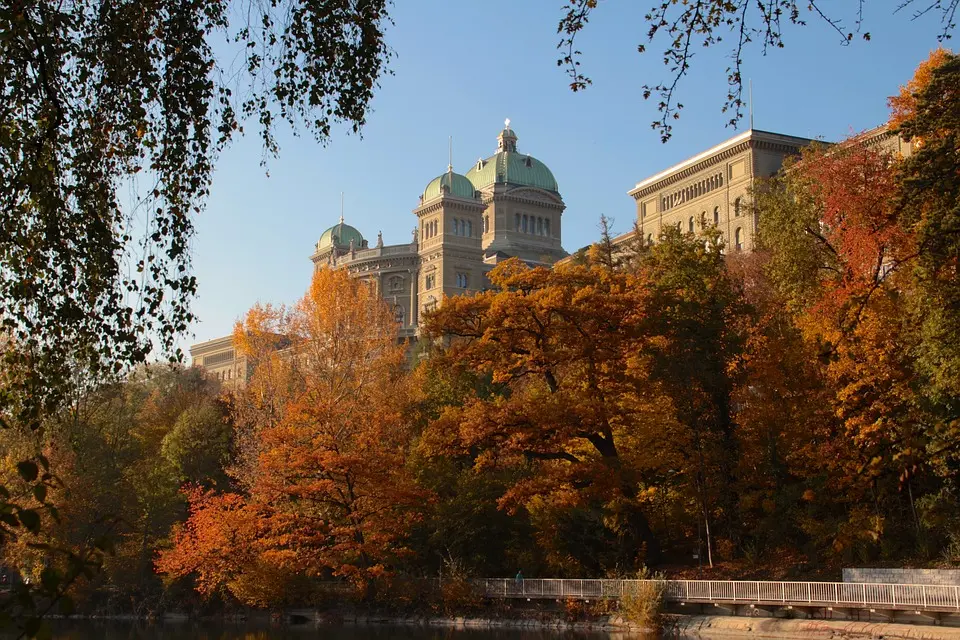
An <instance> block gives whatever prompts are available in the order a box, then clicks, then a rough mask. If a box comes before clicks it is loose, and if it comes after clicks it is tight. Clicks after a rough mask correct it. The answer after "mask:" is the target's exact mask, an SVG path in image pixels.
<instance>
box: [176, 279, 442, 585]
mask: <svg viewBox="0 0 960 640" xmlns="http://www.w3.org/2000/svg"><path fill="white" fill-rule="evenodd" d="M236 344H237V349H238V352H239V354H241V355H243V356H246V357H247V358H249V360H250V361H251V362H252V363H254V365H255V368H254V370H253V374H252V377H251V380H250V382H249V384H248V385H246V386H245V387H244V388H243V389H241V390H240V391H238V392H237V394H236V395H235V397H234V399H233V403H234V410H235V417H236V418H237V420H238V423H239V424H238V428H239V430H240V431H241V432H242V434H243V440H244V442H243V445H242V446H243V448H244V451H243V457H242V458H241V462H240V464H238V466H237V467H236V468H235V469H234V475H235V478H236V480H237V482H238V485H239V486H241V487H242V488H243V489H244V493H243V495H242V496H239V497H228V496H217V495H214V494H204V495H194V496H193V498H194V500H193V502H194V505H193V510H192V513H191V517H190V520H188V522H187V524H186V526H185V527H182V528H180V529H179V530H178V531H177V532H176V535H175V540H174V546H173V548H172V549H171V550H169V551H167V552H165V553H163V554H162V555H161V557H160V561H159V563H158V567H159V569H160V570H161V571H164V572H166V573H168V574H170V575H172V576H183V575H188V574H191V573H196V574H197V575H200V576H212V578H204V580H205V582H204V583H203V584H204V586H203V588H204V589H205V590H206V591H208V592H209V591H210V589H211V588H212V586H211V585H213V584H217V585H219V586H225V587H226V588H228V589H229V590H230V591H231V593H233V594H234V595H235V596H238V597H241V598H243V597H244V592H243V591H238V590H236V589H235V588H234V585H237V584H240V583H239V582H237V580H238V578H235V577H231V578H229V579H228V578H226V577H224V576H227V575H229V576H233V572H236V571H239V575H241V576H242V575H243V574H244V573H245V572H247V570H248V568H249V569H251V570H253V569H254V568H255V567H257V566H267V567H270V568H272V569H275V570H277V571H279V570H290V571H295V572H296V573H298V574H300V575H307V576H316V575H322V574H325V573H327V574H332V575H334V576H341V577H346V578H349V579H351V580H353V581H354V582H355V583H357V584H360V585H367V584H369V583H370V581H371V580H373V579H375V578H376V577H378V576H380V575H383V574H384V573H387V572H388V571H389V569H390V566H391V564H392V563H393V562H394V561H395V560H396V558H397V557H398V556H400V555H402V554H403V553H404V552H405V546H404V536H405V534H406V532H407V530H408V528H409V527H410V525H411V523H412V522H414V521H415V520H416V519H417V518H418V516H419V508H420V507H421V506H422V504H423V503H424V501H425V500H426V499H427V498H428V496H426V495H425V494H424V492H423V491H422V490H420V489H419V488H418V487H417V486H416V485H415V484H414V482H413V480H412V478H411V477H410V476H409V474H408V473H407V471H406V467H405V462H406V455H407V450H408V447H409V445H410V441H411V435H412V434H411V429H410V425H409V422H408V420H407V419H406V417H405V409H406V408H407V407H408V406H409V403H410V402H411V401H412V399H413V395H412V390H411V388H410V384H409V382H408V375H407V373H406V372H405V370H404V367H403V364H404V349H403V346H402V345H400V344H399V342H398V340H397V326H396V322H395V320H394V317H393V314H392V313H391V312H390V311H389V309H388V308H387V307H386V305H385V304H384V303H383V302H382V300H381V299H380V297H379V295H378V293H377V292H376V291H375V290H374V289H372V288H371V287H370V286H369V285H368V284H367V283H365V282H362V281H359V280H356V279H352V278H351V277H350V276H349V275H348V274H347V273H346V272H345V271H342V270H339V271H333V270H330V269H321V270H318V271H317V272H316V274H315V275H314V278H313V281H312V283H311V285H310V288H309V290H308V291H307V294H306V295H305V296H304V298H303V299H302V300H300V301H299V302H298V303H297V304H296V305H295V306H294V307H292V308H290V309H276V308H270V307H256V308H254V309H253V310H251V312H250V313H249V314H248V316H247V318H246V320H245V321H244V322H243V323H242V324H239V325H238V327H237V331H236ZM237 501H241V502H242V503H243V504H238V503H237ZM225 510H226V511H225ZM223 512H226V513H229V514H231V518H218V517H216V514H218V513H223ZM251 513H252V514H256V516H257V517H258V518H260V519H262V520H263V521H264V522H263V523H262V524H259V525H258V526H257V527H256V528H255V529H250V528H249V527H248V526H246V525H243V526H240V525H237V527H234V526H233V525H232V524H229V525H223V526H230V527H233V529H231V530H237V531H239V530H242V531H243V532H245V533H244V535H247V536H248V537H250V538H251V539H252V540H253V541H254V542H255V544H254V546H253V548H254V549H256V548H258V547H259V548H262V549H263V550H264V552H263V554H261V555H260V556H259V559H258V560H257V562H249V559H244V560H243V561H242V562H240V564H239V566H238V565H237V563H236V562H235V560H234V559H230V558H224V557H223V555H224V554H227V555H229V554H230V553H232V552H231V550H230V549H229V548H226V547H223V546H221V545H219V544H218V543H216V540H220V539H222V532H219V531H217V529H216V528H217V527H219V526H221V524H220V523H221V522H227V523H229V522H231V521H236V520H237V519H238V518H239V519H240V521H241V523H243V522H247V520H246V517H247V515H248V514H251ZM211 527H212V528H213V529H214V532H213V533H208V532H207V529H209V528H211ZM204 540H208V541H207V542H204ZM209 540H213V541H214V542H213V543H210V542H209ZM222 563H226V566H227V567H228V568H229V570H228V571H224V570H223V569H221V568H220V567H221V565H222ZM247 582H248V583H249V580H248V581H247ZM258 597H259V596H258ZM247 600H250V598H247Z"/></svg>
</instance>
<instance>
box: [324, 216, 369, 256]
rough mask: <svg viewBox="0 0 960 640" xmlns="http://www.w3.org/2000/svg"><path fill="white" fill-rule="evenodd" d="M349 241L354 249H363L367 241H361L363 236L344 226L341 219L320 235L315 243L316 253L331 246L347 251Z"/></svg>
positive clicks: (355, 230) (348, 226)
mask: <svg viewBox="0 0 960 640" xmlns="http://www.w3.org/2000/svg"><path fill="white" fill-rule="evenodd" d="M351 240H352V241H353V247H354V248H355V249H363V248H365V247H366V246H367V241H366V240H364V239H363V235H362V234H361V233H360V232H359V231H357V229H355V228H354V227H351V226H350V225H348V224H345V223H344V222H343V218H342V217H341V218H340V222H339V223H338V224H335V225H333V226H332V227H330V228H329V229H327V230H326V231H324V232H323V233H322V234H321V235H320V240H319V241H318V242H317V251H324V250H326V249H329V248H331V247H333V246H336V247H337V248H340V249H347V248H349V247H350V241H351Z"/></svg>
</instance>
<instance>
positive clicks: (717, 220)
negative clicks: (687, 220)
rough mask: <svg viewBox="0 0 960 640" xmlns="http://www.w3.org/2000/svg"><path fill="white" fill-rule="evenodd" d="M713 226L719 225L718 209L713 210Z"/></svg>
mask: <svg viewBox="0 0 960 640" xmlns="http://www.w3.org/2000/svg"><path fill="white" fill-rule="evenodd" d="M713 224H714V225H715V226H716V225H719V224H720V207H714V208H713Z"/></svg>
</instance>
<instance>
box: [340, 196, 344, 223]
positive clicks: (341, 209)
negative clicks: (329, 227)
mask: <svg viewBox="0 0 960 640" xmlns="http://www.w3.org/2000/svg"><path fill="white" fill-rule="evenodd" d="M340 224H343V191H341V192H340Z"/></svg>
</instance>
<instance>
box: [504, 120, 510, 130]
mask: <svg viewBox="0 0 960 640" xmlns="http://www.w3.org/2000/svg"><path fill="white" fill-rule="evenodd" d="M503 126H505V127H506V128H507V129H509V128H510V118H507V119H506V120H504V121H503Z"/></svg>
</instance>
